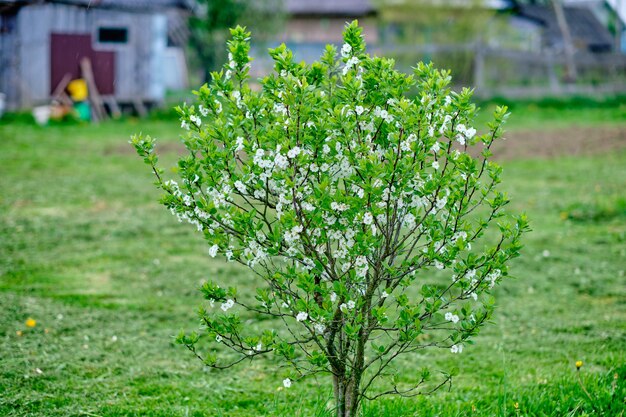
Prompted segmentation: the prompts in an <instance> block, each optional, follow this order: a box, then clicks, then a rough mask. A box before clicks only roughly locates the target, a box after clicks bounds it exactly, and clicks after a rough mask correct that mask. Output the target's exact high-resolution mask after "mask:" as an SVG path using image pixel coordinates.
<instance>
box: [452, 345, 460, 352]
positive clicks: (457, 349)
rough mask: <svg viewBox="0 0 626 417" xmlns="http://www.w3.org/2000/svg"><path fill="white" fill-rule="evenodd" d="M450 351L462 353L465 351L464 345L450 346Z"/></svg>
mask: <svg viewBox="0 0 626 417" xmlns="http://www.w3.org/2000/svg"><path fill="white" fill-rule="evenodd" d="M450 352H452V353H461V352H463V345H452V347H451V348H450Z"/></svg>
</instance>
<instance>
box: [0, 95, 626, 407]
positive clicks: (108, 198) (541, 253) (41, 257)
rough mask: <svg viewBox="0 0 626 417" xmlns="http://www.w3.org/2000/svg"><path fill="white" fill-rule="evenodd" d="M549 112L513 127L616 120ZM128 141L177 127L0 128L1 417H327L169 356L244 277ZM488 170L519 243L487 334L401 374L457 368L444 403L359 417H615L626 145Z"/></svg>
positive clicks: (180, 355) (273, 382) (621, 358)
mask: <svg viewBox="0 0 626 417" xmlns="http://www.w3.org/2000/svg"><path fill="white" fill-rule="evenodd" d="M550 111H551V112H557V110H550ZM554 114H556V113H554ZM554 114H553V116H554ZM558 114H560V115H561V116H562V117H560V118H555V119H554V120H552V121H550V120H549V118H547V117H546V118H542V119H541V120H540V121H538V122H537V121H536V119H533V117H534V116H535V113H533V111H530V110H528V111H527V110H523V109H522V110H520V111H519V114H518V115H514V119H513V120H514V121H512V128H514V129H528V128H532V127H533V126H536V125H539V126H542V127H546V128H551V129H556V128H558V127H560V126H563V125H566V124H568V123H572V122H573V121H576V122H577V123H579V124H596V123H600V122H602V121H605V120H606V119H610V121H611V123H613V124H616V123H624V118H623V115H624V109H623V107H617V108H608V109H607V108H600V109H595V110H593V109H592V110H590V109H578V110H577V109H570V110H568V109H561V110H560V112H558ZM516 117H517V118H516ZM554 117H555V116H554ZM140 130H143V131H144V132H147V133H150V134H153V135H155V136H157V137H158V138H159V139H162V142H167V143H173V142H176V140H177V139H176V136H177V134H178V126H177V123H176V122H175V121H167V122H160V121H158V120H156V121H155V120H152V121H149V122H144V123H141V124H140V123H138V122H136V121H133V120H128V121H125V122H111V123H106V124H102V125H100V126H83V125H72V126H52V127H48V128H41V127H36V126H32V125H30V124H28V123H24V122H20V121H15V122H13V123H5V124H3V125H0V167H1V168H0V174H1V175H0V306H1V307H2V308H0V415H3V416H4V415H8V416H145V415H149V416H241V417H243V416H327V415H329V414H328V412H327V411H326V403H327V402H328V401H329V400H330V391H329V389H328V385H327V384H325V382H326V381H319V383H320V384H319V385H318V383H317V381H315V380H314V379H311V380H307V381H304V382H299V383H297V384H295V385H294V386H293V387H292V388H291V389H289V390H281V389H278V387H280V386H281V382H280V381H281V379H282V377H281V374H280V370H279V369H278V365H277V364H276V363H274V362H272V361H255V362H253V363H244V364H242V365H241V366H239V367H237V368H234V369H231V370H228V371H225V372H215V371H207V370H205V369H203V368H202V366H201V364H200V363H199V362H198V361H197V360H196V359H195V358H193V357H192V355H191V354H190V353H189V352H187V351H186V350H184V348H182V347H180V346H178V345H175V344H174V343H173V340H172V336H173V335H175V334H176V333H177V332H178V330H179V329H180V328H185V329H194V328H196V327H197V326H198V322H197V319H196V315H195V307H196V306H197V305H199V304H200V303H201V296H200V293H199V291H197V288H198V286H199V283H200V282H201V281H202V280H203V279H206V278H209V277H211V278H213V279H216V280H218V281H223V282H225V283H234V284H237V285H238V286H240V287H245V286H248V288H250V287H251V285H250V282H252V280H253V277H251V276H250V275H249V274H248V273H247V271H246V270H245V269H242V268H239V267H236V266H232V265H230V264H225V263H222V262H221V261H220V260H217V259H211V258H210V257H209V256H208V255H207V248H206V246H205V244H204V243H203V241H202V239H201V237H200V236H199V235H198V234H197V233H195V231H194V229H193V227H190V226H188V225H183V224H179V223H177V222H176V220H175V219H174V218H173V217H172V216H170V215H169V213H168V212H167V211H166V210H165V209H164V208H162V207H161V206H159V205H158V204H157V202H156V201H157V199H158V192H157V191H156V190H155V189H154V187H153V186H152V182H153V180H152V178H151V176H150V173H149V172H148V171H147V169H146V167H145V166H144V165H143V163H142V162H141V160H140V159H139V158H138V157H136V156H135V155H134V154H133V152H131V148H130V145H129V144H128V143H127V141H128V138H129V135H130V134H131V133H133V132H137V131H140ZM163 159H164V160H165V161H164V162H165V164H166V165H167V166H169V165H171V164H172V163H173V161H174V160H175V154H174V153H173V152H169V153H167V154H166V155H165V157H164V158H163ZM503 164H504V167H505V178H504V187H505V188H506V190H508V192H509V193H510V195H511V197H512V199H513V203H512V205H513V209H514V210H517V211H519V210H525V211H527V212H528V215H529V217H530V219H531V225H532V227H533V229H534V231H533V232H532V233H530V234H529V235H527V237H526V239H525V242H526V248H525V249H524V251H523V256H522V257H521V258H519V259H518V260H516V262H515V263H514V265H513V266H512V273H513V274H514V275H515V278H514V279H511V280H508V281H507V282H505V283H504V284H503V285H502V286H501V287H500V288H499V289H498V290H497V292H496V297H497V300H498V308H497V311H496V315H495V319H494V323H493V324H491V325H489V326H487V327H486V328H485V330H484V331H483V332H482V333H481V335H480V336H479V337H478V338H477V339H476V344H475V345H473V346H468V347H467V348H466V350H465V351H464V352H463V354H461V355H452V354H449V353H448V352H443V351H442V352H428V353H425V354H422V355H415V356H412V357H406V358H404V359H403V360H401V362H400V363H399V365H398V368H399V369H402V372H401V373H400V377H401V379H404V380H410V379H411V377H412V375H413V374H414V372H416V371H417V370H418V369H420V368H421V367H422V366H423V365H424V364H432V366H433V369H434V370H437V369H444V370H445V369H449V368H451V367H453V366H458V367H459V368H460V371H461V372H460V375H459V376H458V377H456V378H455V380H454V383H453V388H452V390H451V391H449V392H448V391H439V392H437V393H436V394H434V395H432V396H429V397H418V398H413V399H406V400H398V399H383V400H379V401H376V402H373V403H369V404H366V406H365V415H366V416H369V417H374V416H391V417H393V416H518V415H519V416H522V415H523V416H581V415H603V416H623V415H624V411H623V410H624V408H625V403H624V401H625V397H626V285H625V284H626V278H625V277H624V274H625V272H624V270H625V269H626V212H625V210H624V208H625V205H624V199H623V196H624V190H626V149H622V150H621V151H617V152H612V153H610V154H606V155H597V156H593V157H576V158H574V157H561V158H557V159H551V160H545V159H537V160H534V159H529V160H514V161H506V162H504V163H503ZM546 251H549V253H548V252H546ZM29 317H32V318H35V319H36V320H37V326H36V327H35V328H33V329H29V328H26V326H25V324H24V323H25V320H26V319H27V318H29ZM18 331H21V332H22V335H21V336H19V335H18V334H17V332H18ZM579 359H580V360H583V361H584V362H585V364H584V366H583V368H582V369H581V371H580V374H581V378H582V381H583V383H584V385H585V387H586V389H587V390H588V391H589V393H590V394H591V396H592V398H593V401H592V400H590V399H589V398H587V396H586V394H585V393H584V392H583V390H582V389H581V388H580V386H579V384H578V382H577V378H576V376H577V375H576V370H575V367H574V362H575V361H576V360H579ZM38 370H39V371H38ZM516 403H517V404H518V407H519V408H517V409H516V408H515V404H516Z"/></svg>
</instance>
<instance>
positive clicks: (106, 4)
mask: <svg viewBox="0 0 626 417" xmlns="http://www.w3.org/2000/svg"><path fill="white" fill-rule="evenodd" d="M37 3H59V4H70V5H76V6H82V7H94V8H106V9H131V10H139V9H141V10H153V9H167V8H183V9H191V8H193V7H195V1H193V0H0V4H13V5H27V4H37Z"/></svg>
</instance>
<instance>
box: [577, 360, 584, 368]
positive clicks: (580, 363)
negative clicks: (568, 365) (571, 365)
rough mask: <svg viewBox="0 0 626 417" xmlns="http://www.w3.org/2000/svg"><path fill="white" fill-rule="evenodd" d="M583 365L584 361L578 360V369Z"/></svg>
mask: <svg viewBox="0 0 626 417" xmlns="http://www.w3.org/2000/svg"><path fill="white" fill-rule="evenodd" d="M582 366H583V361H576V369H580V368H581V367H582Z"/></svg>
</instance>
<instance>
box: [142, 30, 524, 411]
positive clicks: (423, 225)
mask: <svg viewBox="0 0 626 417" xmlns="http://www.w3.org/2000/svg"><path fill="white" fill-rule="evenodd" d="M248 37H249V33H246V31H245V29H243V28H241V27H237V28H236V29H233V30H232V40H231V41H230V42H229V43H228V46H229V50H230V62H229V63H228V64H227V65H226V66H225V68H224V70H223V71H222V72H219V73H213V74H212V78H213V79H212V82H211V84H210V85H205V86H203V87H202V88H200V90H199V91H197V92H196V94H197V96H198V103H197V105H193V106H186V105H185V106H182V107H180V108H179V109H178V111H179V113H180V115H181V120H182V123H181V125H182V127H183V128H184V129H186V130H187V131H188V132H187V134H186V136H185V140H184V143H185V146H186V147H187V149H188V150H189V155H188V156H187V157H185V158H182V159H181V160H180V161H179V164H178V169H179V173H180V176H181V178H182V183H181V184H178V183H177V182H175V181H173V180H166V179H165V178H163V172H162V171H161V170H160V169H159V168H157V156H156V154H155V153H154V140H153V139H152V138H150V137H143V136H141V135H139V136H135V137H134V138H133V140H132V143H133V145H134V146H135V148H136V149H137V151H138V153H139V155H141V156H142V157H143V158H144V160H145V162H146V163H147V164H149V165H150V166H151V167H152V169H153V171H154V173H155V175H156V178H157V182H158V186H159V187H160V188H161V189H162V190H163V191H164V196H163V203H164V204H165V205H166V206H167V207H168V208H169V209H170V211H171V212H172V213H173V214H174V215H175V216H177V217H178V219H179V220H181V221H183V220H184V221H187V222H189V223H192V224H193V225H195V226H196V227H197V228H198V231H200V232H202V233H203V234H204V237H205V238H206V240H207V242H208V244H209V246H210V249H209V253H210V255H211V256H217V255H218V254H219V255H223V256H224V257H225V258H226V259H227V260H228V261H230V262H238V263H241V264H243V265H246V266H248V267H249V268H250V269H251V270H252V271H253V272H254V274H255V275H256V276H257V277H258V281H257V282H258V285H256V287H257V289H256V297H255V301H252V302H245V301H243V300H242V297H238V293H237V290H236V289H235V288H229V289H225V288H222V287H220V286H219V285H217V284H216V283H213V282H207V283H205V284H204V285H203V287H202V292H203V293H204V296H205V298H206V299H207V300H208V301H209V303H208V305H207V307H206V308H203V309H202V310H201V312H200V316H201V319H202V322H203V334H206V335H208V339H210V340H212V341H214V342H215V343H219V344H222V345H225V346H227V347H228V348H230V349H232V350H233V351H234V352H235V353H236V354H237V356H236V357H235V358H234V359H233V360H232V361H227V362H224V361H223V360H222V359H220V360H218V358H217V357H216V355H215V354H214V353H211V352H209V353H204V352H205V351H206V350H203V349H201V348H199V347H198V346H199V345H198V341H199V340H200V335H198V334H196V333H192V334H181V335H179V337H178V341H179V342H180V343H182V344H184V345H185V346H186V347H187V348H189V349H190V350H191V351H193V352H194V353H195V354H196V355H197V356H198V357H199V358H201V359H202V360H203V361H204V363H205V364H206V365H208V366H211V367H214V368H227V367H230V366H232V365H234V364H236V363H238V362H241V361H243V360H246V359H250V358H255V357H258V356H261V355H265V354H270V353H271V354H274V355H277V356H278V357H279V358H280V359H281V360H284V363H286V364H289V365H291V366H290V367H288V369H289V371H288V372H290V374H288V375H285V376H287V378H286V379H285V380H284V381H283V383H284V385H285V387H287V388H288V387H289V386H291V384H292V381H295V380H297V379H299V378H301V377H303V376H306V375H310V374H312V373H325V374H328V375H329V376H330V377H331V378H332V381H333V384H334V395H335V400H336V414H337V416H341V417H344V416H355V415H357V412H358V409H359V406H360V404H361V402H362V401H363V399H372V398H376V397H379V396H382V395H386V394H399V395H403V396H410V395H417V394H422V393H426V392H431V391H433V390H435V389H436V388H438V387H440V386H443V385H445V384H447V383H449V381H450V378H451V375H450V374H444V375H443V376H442V377H441V378H432V379H431V378H430V374H429V372H428V371H427V370H425V371H423V372H422V374H421V375H420V376H419V378H418V379H417V380H416V381H415V383H414V384H412V385H410V386H404V385H402V384H399V383H397V382H396V381H395V379H394V378H393V375H391V374H392V373H393V372H390V371H391V370H392V368H391V365H392V363H393V361H394V359H395V358H396V357H398V356H399V355H401V354H405V353H411V352H416V351H418V350H422V349H425V348H444V349H448V350H449V351H450V352H452V353H461V352H462V351H463V347H464V345H465V344H466V343H468V341H469V339H470V338H471V337H472V336H474V335H476V334H477V333H478V331H479V328H480V327H481V326H482V325H483V324H484V323H485V322H486V320H488V319H489V317H490V316H491V314H492V310H493V301H492V298H491V296H489V292H490V290H491V289H492V288H493V287H494V285H496V284H497V283H499V282H500V281H501V280H502V279H503V277H505V276H506V275H507V266H506V264H507V261H509V260H510V259H511V258H513V257H515V256H517V255H518V253H519V250H520V242H519V240H520V235H521V234H522V233H523V232H524V231H525V230H526V229H527V223H526V220H525V218H524V217H523V216H522V217H519V218H518V219H516V220H515V221H507V219H506V217H505V216H504V212H503V206H504V205H506V204H507V202H508V200H507V198H506V196H505V195H504V194H502V193H501V192H499V191H497V190H496V186H497V184H498V183H499V177H500V172H501V169H500V168H499V167H498V166H497V165H496V164H494V163H492V162H489V161H488V160H487V158H488V157H489V156H490V151H489V149H490V147H491V145H492V144H493V142H494V141H495V140H497V139H498V138H499V137H500V136H501V134H502V129H501V124H502V122H503V121H504V119H505V118H506V116H507V113H506V108H500V109H498V110H497V111H496V112H495V120H494V121H493V122H492V123H490V124H489V130H488V132H487V133H485V134H483V135H477V132H476V130H475V129H474V128H473V127H471V125H472V120H473V117H474V115H475V112H476V107H475V106H474V105H473V104H471V103H470V97H471V91H470V90H464V91H462V92H460V93H454V92H451V91H450V90H449V89H448V87H447V86H448V84H449V81H450V77H449V73H448V72H446V71H438V70H436V69H434V68H433V66H432V65H426V64H423V63H420V64H418V65H417V67H416V68H415V74H414V76H410V75H406V74H402V73H399V72H397V71H395V70H394V69H393V61H391V60H388V59H384V58H372V57H370V56H369V55H367V54H366V53H365V43H364V42H363V37H362V36H361V28H359V27H358V25H357V23H356V22H353V23H351V24H350V25H348V26H347V27H346V29H345V31H344V40H345V44H344V45H343V47H342V48H341V58H340V59H338V57H337V53H336V50H335V48H334V47H333V46H327V47H326V50H325V52H324V54H323V56H322V58H321V60H320V62H316V63H313V64H312V65H305V64H303V63H301V64H298V63H295V62H294V61H293V57H292V53H291V52H290V51H289V50H288V49H287V48H286V47H285V46H284V45H281V46H279V47H278V48H276V49H273V50H270V55H271V56H272V58H273V59H274V62H275V73H274V74H273V75H270V76H268V77H266V78H264V79H263V80H262V82H261V86H262V89H261V91H258V92H257V91H253V90H251V89H250V87H249V86H248V83H247V82H248V71H249V66H250V58H249V57H248V52H249V48H250V46H249V41H248V39H249V38H248ZM410 90H412V91H414V93H415V95H414V98H409V96H407V95H406V93H408V92H409V91H410ZM474 145H481V146H482V151H481V153H480V155H481V156H480V157H478V158H473V157H472V156H470V153H469V152H468V150H469V149H470V147H473V146H474ZM496 219H500V221H499V222H498V223H497V227H496V228H491V229H497V230H493V231H492V230H491V229H490V226H491V225H493V224H494V221H495V220H496ZM473 247H474V249H473V250H472V248H473ZM443 277H445V278H443ZM245 310H247V311H250V312H253V313H254V314H257V315H268V316H271V317H272V318H275V320H276V322H277V323H280V325H279V326H275V327H278V329H277V330H276V329H275V330H265V331H263V332H262V333H261V334H251V333H250V332H251V329H249V328H246V327H244V326H243V324H242V321H241V319H240V316H239V315H238V312H240V311H245ZM230 358H232V355H230ZM377 380H380V381H381V383H376V384H374V382H375V381H377Z"/></svg>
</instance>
